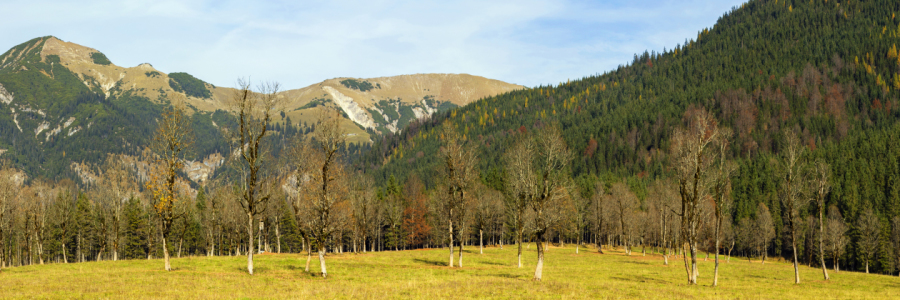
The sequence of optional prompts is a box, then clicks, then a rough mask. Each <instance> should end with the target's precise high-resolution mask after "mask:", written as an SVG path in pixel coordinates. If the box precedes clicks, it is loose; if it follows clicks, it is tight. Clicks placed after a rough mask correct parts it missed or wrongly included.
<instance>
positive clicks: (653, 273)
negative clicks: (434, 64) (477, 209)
mask: <svg viewBox="0 0 900 300" xmlns="http://www.w3.org/2000/svg"><path fill="white" fill-rule="evenodd" d="M529 248H530V249H528V250H527V251H526V253H525V257H524V258H525V260H524V262H525V267H524V268H521V269H520V268H516V267H515V247H511V246H506V247H504V249H502V250H501V249H499V248H486V249H485V253H484V254H483V255H482V254H478V248H477V247H468V248H467V250H466V251H465V253H464V257H463V259H464V267H463V268H452V269H451V268H448V267H446V266H445V265H446V262H447V253H448V252H447V250H446V249H428V250H411V251H397V252H394V251H388V252H380V253H368V254H342V255H330V256H329V257H328V269H329V271H330V273H329V278H328V279H327V280H326V279H322V278H321V277H319V276H316V275H315V274H310V273H306V272H304V270H303V267H304V266H305V259H306V256H305V255H298V254H268V255H259V256H256V259H255V263H254V265H255V272H256V275H253V276H250V275H247V273H246V271H245V267H246V257H243V256H241V257H214V258H207V257H190V258H181V259H174V260H173V263H172V265H173V266H174V267H175V269H176V270H175V271H173V272H164V271H162V261H160V260H132V261H118V262H112V261H107V262H90V263H77V264H66V265H64V264H52V265H43V266H27V267H17V268H11V269H5V270H3V272H2V274H0V281H2V282H3V289H2V290H0V297H2V298H205V299H210V298H214V299H221V298H225V299H232V298H293V299H296V298H302V299H310V298H354V299H357V298H362V299H395V298H418V299H442V298H515V299H521V298H525V299H532V298H554V299H560V298H563V299H573V298H574V299H596V298H603V299H646V298H650V299H683V298H689V299H898V298H900V279H898V278H897V277H890V276H884V275H874V274H861V273H854V272H840V273H832V280H831V281H829V282H824V281H822V280H821V270H820V269H816V268H807V267H802V268H801V272H802V273H801V278H802V280H803V281H802V282H803V283H801V284H800V285H794V284H793V280H792V279H793V270H792V268H791V265H790V264H788V263H783V262H767V263H766V264H765V265H761V264H759V263H758V261H754V262H752V263H748V262H747V260H735V259H732V260H731V262H730V263H727V264H723V265H722V270H721V274H720V277H719V280H720V286H719V287H710V286H709V284H710V282H711V276H712V267H713V263H712V259H710V260H709V261H706V262H701V263H700V267H701V276H700V280H699V281H700V285H697V286H688V285H686V284H685V281H686V280H685V271H684V267H683V265H681V264H680V263H681V260H675V259H673V260H672V261H670V265H669V266H664V265H663V264H662V259H661V257H659V256H656V255H650V254H648V255H647V256H646V257H644V256H640V254H639V253H638V252H635V254H636V255H633V256H625V255H622V253H621V252H617V251H607V254H602V255H601V254H597V253H595V252H594V251H591V250H588V249H584V248H582V252H581V253H580V254H575V249H574V248H573V247H570V246H569V247H565V248H557V247H551V249H550V250H549V251H548V253H547V261H546V266H545V270H544V280H543V281H541V282H535V281H532V280H531V278H532V275H533V272H534V264H535V259H536V257H535V251H534V245H530V246H529ZM312 271H313V272H317V271H318V261H317V259H316V258H315V257H313V261H312Z"/></svg>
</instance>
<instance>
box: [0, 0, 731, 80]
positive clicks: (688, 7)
mask: <svg viewBox="0 0 900 300" xmlns="http://www.w3.org/2000/svg"><path fill="white" fill-rule="evenodd" d="M742 2H743V1H740V0H683V1H568V0H562V1H560V0H546V1H545V0H515V1H380V0H372V1H265V2H263V1H197V0H178V1H168V0H151V1H143V0H114V1H34V0H24V1H23V0H3V1H2V2H0V12H3V18H0V28H2V29H3V30H0V48H2V49H3V50H0V52H5V49H9V48H12V47H13V46H15V45H18V44H20V43H23V42H25V41H27V40H29V39H32V38H35V37H39V36H45V35H53V36H56V37H58V38H60V39H62V40H65V41H70V42H74V43H77V44H81V45H84V46H88V47H91V48H95V49H97V50H100V51H101V52H103V53H105V54H106V56H107V57H109V59H110V60H111V61H112V62H113V63H115V64H117V65H120V66H125V67H132V66H135V65H138V64H140V63H144V62H148V63H151V64H153V66H154V67H156V68H157V69H159V70H160V71H163V72H167V73H171V72H188V73H191V74H192V75H194V76H196V77H198V78H200V79H203V80H205V81H208V82H210V83H212V84H215V85H220V86H233V85H234V82H235V80H236V79H237V78H239V77H250V78H251V80H253V81H261V80H266V81H278V82H280V83H281V84H282V86H283V87H285V88H289V89H293V88H301V87H304V86H307V85H310V84H313V83H317V82H319V81H322V80H325V79H329V78H335V77H358V78H369V77H380V76H392V75H400V74H414V73H468V74H473V75H480V76H485V77H488V78H494V79H499V80H503V81H507V82H512V83H517V84H522V85H526V86H537V85H540V84H556V83H559V82H562V81H566V79H577V78H581V77H584V76H588V75H592V74H597V73H603V72H604V71H607V70H611V69H614V68H615V67H616V66H618V65H620V64H625V63H627V62H629V61H631V59H632V58H633V55H634V54H635V53H643V52H644V51H645V50H648V51H649V50H655V51H661V50H662V49H663V48H664V47H665V48H666V49H671V48H672V47H674V46H675V45H676V44H679V43H684V41H685V39H688V38H694V37H696V35H697V32H698V31H699V30H701V29H703V28H705V27H712V26H713V25H714V24H715V22H716V20H717V19H718V18H719V17H720V16H722V15H723V14H724V13H726V12H727V11H730V10H731V9H732V7H735V6H739V5H740V4H741V3H742Z"/></svg>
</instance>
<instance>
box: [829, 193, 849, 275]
mask: <svg viewBox="0 0 900 300" xmlns="http://www.w3.org/2000/svg"><path fill="white" fill-rule="evenodd" d="M824 235H825V238H826V239H827V241H826V242H827V243H828V245H829V251H828V252H829V254H831V257H832V258H833V259H834V271H835V272H840V270H841V267H840V261H839V259H840V257H841V254H842V253H843V252H844V249H845V248H846V247H847V242H848V238H847V224H846V223H844V217H843V216H841V211H840V210H838V208H837V207H836V206H834V205H832V206H829V207H828V224H827V225H825V234H824Z"/></svg>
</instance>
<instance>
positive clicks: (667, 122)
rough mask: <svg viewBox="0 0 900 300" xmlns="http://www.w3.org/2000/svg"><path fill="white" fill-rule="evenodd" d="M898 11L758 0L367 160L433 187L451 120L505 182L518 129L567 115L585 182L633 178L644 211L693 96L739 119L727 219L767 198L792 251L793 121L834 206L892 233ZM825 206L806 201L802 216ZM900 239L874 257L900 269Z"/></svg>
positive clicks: (697, 104)
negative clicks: (899, 246)
mask: <svg viewBox="0 0 900 300" xmlns="http://www.w3.org/2000/svg"><path fill="white" fill-rule="evenodd" d="M897 11H900V3H897V2H894V1H847V2H840V3H838V2H837V1H828V2H826V1H784V0H778V1H750V2H748V3H746V4H744V5H742V6H741V7H736V8H734V9H733V10H732V11H730V12H728V13H727V14H725V15H724V16H722V17H721V18H720V19H719V21H718V22H717V24H716V25H715V26H714V27H712V28H708V29H703V30H701V31H700V32H699V33H698V35H697V37H696V38H694V39H691V40H687V41H685V43H684V44H681V45H674V47H672V48H671V49H665V50H664V51H663V52H661V53H656V52H649V53H648V52H645V53H642V54H636V55H635V57H634V60H633V61H631V62H630V63H629V64H628V65H623V66H620V67H619V68H617V69H616V70H612V71H608V72H605V73H604V74H602V75H596V76H590V77H585V78H582V79H580V80H574V81H568V82H565V83H560V84H559V85H555V86H539V87H534V88H531V89H528V90H522V91H513V92H509V93H505V94H502V95H499V96H496V97H489V98H485V99H482V100H480V101H478V102H476V103H473V104H472V105H469V106H466V107H461V108H458V109H455V110H451V111H448V112H446V113H443V114H438V115H436V116H434V117H433V118H431V119H429V120H425V121H422V122H418V123H414V124H411V125H410V126H408V127H407V128H406V129H404V130H403V131H401V132H398V134H396V135H386V136H385V138H384V139H382V140H380V141H378V142H377V143H376V144H375V145H374V146H373V150H372V151H371V152H369V153H367V155H366V156H365V157H364V158H363V159H362V160H360V161H359V164H358V167H359V168H360V169H362V170H365V171H366V172H369V173H372V174H374V175H375V177H376V178H377V179H376V182H388V179H390V178H391V177H394V178H396V179H397V180H398V181H400V182H403V181H405V180H406V178H409V177H413V176H414V177H417V178H421V179H422V180H423V181H425V183H426V186H428V187H429V188H432V187H435V186H437V185H438V184H439V182H440V178H437V177H435V176H431V174H433V173H434V172H433V170H436V169H439V168H440V167H439V163H440V160H439V159H438V157H439V156H438V155H437V153H439V149H440V147H441V144H440V141H439V140H440V124H442V123H444V122H453V123H454V124H458V125H459V127H458V128H459V131H460V133H461V135H462V136H463V139H466V140H468V141H470V142H472V143H475V144H477V145H478V147H477V151H478V156H479V157H480V160H479V169H480V170H481V178H482V181H483V182H484V183H485V184H487V185H488V186H490V187H492V188H495V189H498V190H502V189H503V187H504V180H505V179H506V178H508V176H509V174H505V171H504V167H503V165H502V161H503V160H502V159H501V155H503V153H504V152H505V151H506V150H507V149H509V148H510V147H511V145H512V141H513V140H514V137H515V136H516V135H517V134H518V133H525V132H530V131H534V130H536V129H538V128H541V127H543V126H545V125H546V124H551V123H558V124H559V125H560V126H561V128H562V131H563V133H564V136H565V140H566V142H567V143H568V145H569V146H570V148H571V149H572V151H573V152H575V153H576V157H575V158H574V159H573V161H572V163H571V167H570V172H571V174H570V175H571V177H572V178H574V182H576V183H577V184H578V186H579V187H580V191H581V194H583V195H585V196H589V195H591V194H593V192H594V191H595V188H594V186H595V185H594V184H593V183H594V182H596V181H598V180H601V181H604V182H606V183H605V185H606V186H607V187H608V186H609V185H610V184H611V183H612V182H616V181H619V180H622V179H624V180H626V182H628V183H629V186H630V188H631V190H632V191H633V192H635V193H636V194H637V196H638V197H639V198H640V199H641V208H640V210H641V211H646V210H647V209H648V203H649V202H650V201H649V200H651V199H649V198H650V197H648V194H649V192H648V190H649V188H648V187H649V185H650V183H651V182H652V181H654V180H657V179H663V178H669V177H671V176H672V175H673V173H672V172H673V166H672V163H673V162H672V161H671V157H670V155H669V152H670V148H671V143H672V134H673V131H672V129H673V128H675V127H681V126H684V125H686V122H687V120H688V117H687V115H686V111H688V110H689V109H690V108H705V109H707V110H709V111H710V112H711V113H712V114H713V115H714V116H715V117H716V119H717V122H718V123H720V125H721V126H725V127H729V128H731V129H733V131H734V138H733V139H732V140H731V142H730V145H729V147H728V149H729V153H728V157H729V158H730V159H733V160H734V161H735V162H736V164H737V170H736V171H735V175H734V176H733V182H732V184H731V190H730V197H732V198H733V200H734V209H733V210H732V211H731V212H730V213H729V215H730V220H729V222H730V223H733V224H738V223H739V222H740V220H743V219H748V220H750V219H755V218H757V217H758V214H759V213H758V210H757V207H758V204H759V203H763V204H765V205H766V206H767V207H768V208H771V210H772V212H771V216H772V218H773V219H774V220H773V221H774V222H773V223H774V224H773V226H774V231H775V233H776V237H775V239H774V242H773V243H771V244H769V245H768V246H766V247H764V249H763V251H764V252H767V253H768V254H770V255H782V256H785V257H789V256H790V255H791V251H792V250H791V249H790V248H791V241H790V238H789V237H788V236H787V235H786V232H787V231H786V229H785V228H784V226H785V225H784V224H785V220H784V215H783V209H782V205H781V202H780V200H779V199H780V194H779V188H780V186H781V184H782V182H781V181H780V179H779V178H780V177H779V176H778V174H777V173H778V170H777V166H778V163H776V161H777V160H778V157H779V155H780V153H781V152H782V150H783V148H784V145H785V136H784V132H786V130H788V129H793V130H795V131H796V132H798V133H799V136H800V137H799V138H800V139H801V140H802V142H803V144H804V145H806V147H807V148H808V149H810V150H811V152H810V154H809V156H808V157H806V158H805V159H807V160H814V159H815V158H821V159H824V161H825V162H827V163H828V164H829V165H830V166H831V167H830V168H831V169H830V171H831V174H833V177H831V179H830V183H831V186H832V187H833V188H832V189H831V192H830V193H828V194H827V196H826V199H825V207H828V206H836V207H837V208H838V209H839V211H840V212H841V214H842V215H843V217H844V220H845V221H847V223H850V222H849V221H851V220H856V219H857V216H859V215H860V214H861V213H862V208H865V207H872V208H873V209H874V211H875V214H876V215H877V217H878V219H879V220H880V221H879V222H880V223H881V224H882V226H881V227H880V228H881V229H882V231H881V239H880V240H881V241H883V242H884V243H885V245H887V243H888V242H889V241H890V230H889V229H890V227H891V226H889V225H890V224H889V223H890V220H891V219H892V218H894V217H896V216H898V207H900V192H898V186H900V185H898V179H900V165H898V158H900V157H898V150H897V149H898V147H896V145H898V140H897V138H898V136H900V124H898V122H897V120H898V119H900V108H898V105H900V102H898V100H897V99H898V90H900V74H898V71H900V60H898V54H897V51H898V50H897V46H896V44H897V43H898V42H900V20H898V19H897V18H896V16H895V12H897ZM601 186H602V185H601ZM816 212H817V211H816V206H815V205H806V206H804V208H803V210H802V211H801V212H800V215H801V217H802V218H805V217H807V216H811V215H818V214H817V213H816ZM804 228H813V227H812V226H806V227H804ZM813 231H814V230H810V231H809V232H813ZM848 234H849V235H850V236H851V237H852V242H851V243H849V245H848V246H847V251H846V252H844V254H843V257H842V258H841V260H842V261H845V262H846V263H848V264H850V266H849V267H850V268H853V269H857V270H862V269H863V268H864V264H865V263H864V262H863V258H862V257H863V255H862V254H861V252H860V250H859V245H860V243H859V242H860V238H859V234H858V231H857V229H855V227H851V230H850V232H849V233H848ZM798 247H799V249H798V251H804V253H806V252H805V251H812V250H813V247H804V245H803V243H800V245H798ZM816 249H817V248H816ZM894 251H895V250H892V249H891V248H890V247H880V248H879V252H878V255H876V257H877V258H876V259H875V260H876V261H878V263H877V266H871V264H870V267H872V268H874V269H875V270H877V271H879V272H896V266H897V265H898V264H897V263H896V262H895V260H896V255H895V254H894V253H893V252H894ZM803 257H804V259H806V258H805V256H803ZM813 257H814V256H813ZM809 259H813V258H812V257H811V258H809ZM817 261H818V260H817ZM845 267H846V266H845Z"/></svg>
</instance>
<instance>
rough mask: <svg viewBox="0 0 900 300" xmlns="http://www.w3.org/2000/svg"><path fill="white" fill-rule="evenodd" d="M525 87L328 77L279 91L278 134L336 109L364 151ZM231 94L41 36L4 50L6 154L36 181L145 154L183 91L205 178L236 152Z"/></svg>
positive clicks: (455, 78) (0, 146)
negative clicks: (383, 138) (429, 119)
mask: <svg viewBox="0 0 900 300" xmlns="http://www.w3.org/2000/svg"><path fill="white" fill-rule="evenodd" d="M520 88H522V87H521V86H518V85H514V84H509V83H505V82H501V81H498V80H491V79H487V78H483V77H479V76H472V75H467V74H416V75H401V76H393V77H381V78H373V79H353V78H337V79H330V80H326V81H323V82H321V83H319V84H315V85H311V86H309V87H305V88H301V89H295V90H287V91H282V92H281V93H279V96H280V97H283V98H284V99H283V107H280V109H281V110H283V112H281V113H280V114H279V115H280V117H276V119H275V120H274V121H273V124H272V128H271V129H272V131H271V132H272V133H275V134H276V135H278V134H282V133H285V134H288V135H290V136H293V134H295V133H303V132H308V131H309V130H311V125H312V124H313V123H314V122H315V121H316V120H317V118H318V116H319V115H320V112H321V110H322V109H323V107H332V108H335V109H338V110H340V111H342V112H343V116H344V120H343V123H342V124H343V125H342V126H343V128H344V129H345V130H346V131H347V132H348V133H349V136H348V139H349V140H350V141H351V142H352V143H353V145H352V147H351V148H353V149H356V148H358V147H364V146H360V145H362V144H365V143H368V142H369V141H370V135H373V134H374V135H378V134H381V133H384V132H388V133H389V132H393V131H395V130H397V128H399V127H402V126H405V125H406V124H407V123H409V122H410V121H412V120H415V119H417V118H422V117H426V116H428V115H430V114H432V113H435V112H438V111H445V110H447V109H450V108H453V107H457V106H463V105H466V104H468V103H470V102H472V101H474V100H475V99H479V98H482V97H485V96H489V95H495V94H497V93H500V92H505V91H510V90H515V89H520ZM233 93H234V89H232V88H227V87H217V86H214V85H212V84H209V83H206V82H204V81H202V80H200V79H198V78H195V77H194V76H192V75H190V74H187V73H177V72H176V73H168V74H167V73H164V72H161V71H159V70H156V69H154V68H153V66H152V65H150V64H148V63H144V64H140V65H138V66H135V67H131V68H126V67H120V66H117V65H115V64H113V62H111V61H110V60H109V59H108V58H107V57H106V56H105V55H104V54H103V53H101V52H99V51H97V50H96V49H92V48H88V47H85V46H81V45H78V44H75V43H72V42H65V41H62V40H60V39H57V38H55V37H52V36H47V37H40V38H35V39H32V40H30V41H28V42H26V43H23V44H20V45H18V46H15V47H13V48H12V49H10V50H8V51H7V52H6V53H4V54H2V55H0V159H8V160H10V161H11V162H12V163H13V164H14V165H15V166H16V167H17V168H20V169H22V170H24V171H26V173H28V174H29V175H30V176H31V178H37V177H44V178H48V179H59V178H65V177H68V178H74V177H77V176H83V175H84V174H75V173H77V172H75V169H76V168H75V167H76V166H77V165H78V164H81V163H87V164H97V163H98V162H100V161H102V160H103V159H104V158H105V157H106V156H107V155H108V154H127V155H130V156H134V157H136V156H138V155H139V154H140V153H141V151H143V149H145V148H146V146H147V145H148V142H149V140H150V138H151V137H152V134H153V130H154V129H155V127H156V120H157V118H158V117H159V115H160V113H161V112H162V110H163V109H165V107H168V106H169V105H171V101H172V99H174V98H173V97H177V98H178V99H182V100H183V101H184V103H185V106H186V108H185V109H186V110H188V114H189V115H190V116H191V118H192V124H193V126H192V129H193V132H194V135H195V136H196V137H197V138H196V139H195V141H196V143H195V144H194V147H193V148H192V149H191V151H190V153H189V155H188V157H189V159H191V160H194V162H192V163H189V164H188V165H187V167H186V169H185V173H187V175H188V176H189V177H191V178H194V179H199V178H207V177H208V176H211V175H212V173H213V172H214V171H215V169H216V168H217V167H218V166H220V165H221V164H222V161H223V160H222V158H223V153H226V152H227V151H228V145H227V141H226V140H225V137H224V136H223V133H222V131H221V128H222V127H221V126H225V127H228V126H230V125H231V124H232V123H233V118H232V116H231V114H230V113H229V112H230V111H231V107H230V100H231V97H232V96H233ZM279 145H281V146H283V145H282V144H279ZM351 150H352V149H351ZM355 152H357V153H358V152H359V150H358V149H357V150H355ZM276 153H277V151H276Z"/></svg>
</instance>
